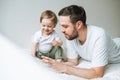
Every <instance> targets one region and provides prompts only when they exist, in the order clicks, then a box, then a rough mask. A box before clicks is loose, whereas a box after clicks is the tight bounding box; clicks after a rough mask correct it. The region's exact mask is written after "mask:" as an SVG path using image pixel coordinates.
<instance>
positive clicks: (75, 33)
mask: <svg viewBox="0 0 120 80" xmlns="http://www.w3.org/2000/svg"><path fill="white" fill-rule="evenodd" d="M77 37H78V32H77V30H76V28H75V26H74V31H73V34H72V35H71V36H69V38H67V37H66V38H67V39H68V40H73V39H76V38H77Z"/></svg>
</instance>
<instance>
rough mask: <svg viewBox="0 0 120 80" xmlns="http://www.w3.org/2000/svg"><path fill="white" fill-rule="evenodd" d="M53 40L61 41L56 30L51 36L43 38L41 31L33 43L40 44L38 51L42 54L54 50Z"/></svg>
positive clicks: (36, 34) (37, 33)
mask: <svg viewBox="0 0 120 80" xmlns="http://www.w3.org/2000/svg"><path fill="white" fill-rule="evenodd" d="M53 40H60V38H59V36H58V35H57V33H56V32H55V30H54V31H53V32H52V33H51V34H50V35H49V36H43V35H42V31H41V30H40V31H38V32H36V33H35V35H34V38H33V42H36V43H38V50H39V51H40V52H42V53H47V52H49V51H50V50H51V49H52V44H51V43H52V41H53Z"/></svg>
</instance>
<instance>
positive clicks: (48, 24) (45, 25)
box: [41, 19, 55, 35]
mask: <svg viewBox="0 0 120 80" xmlns="http://www.w3.org/2000/svg"><path fill="white" fill-rule="evenodd" d="M41 25H42V31H43V34H45V35H49V34H50V33H52V31H53V29H54V27H55V24H54V23H53V22H52V21H51V19H42V22H41Z"/></svg>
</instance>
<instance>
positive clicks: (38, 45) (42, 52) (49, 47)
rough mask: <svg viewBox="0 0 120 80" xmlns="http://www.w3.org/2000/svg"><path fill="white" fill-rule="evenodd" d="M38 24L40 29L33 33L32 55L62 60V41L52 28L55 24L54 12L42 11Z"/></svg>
mask: <svg viewBox="0 0 120 80" xmlns="http://www.w3.org/2000/svg"><path fill="white" fill-rule="evenodd" d="M40 24H41V29H40V30H39V31H37V32H36V33H35V34H34V39H33V45H32V55H33V56H36V57H38V58H40V59H41V56H47V57H50V58H53V59H55V60H57V61H62V58H63V49H62V47H61V46H62V44H63V42H62V40H61V39H60V37H59V36H58V35H57V33H56V31H55V30H54V28H55V27H56V24H57V17H56V15H55V13H54V12H53V11H51V10H46V11H44V12H42V14H41V17H40Z"/></svg>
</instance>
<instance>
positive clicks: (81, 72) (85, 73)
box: [64, 66, 104, 79]
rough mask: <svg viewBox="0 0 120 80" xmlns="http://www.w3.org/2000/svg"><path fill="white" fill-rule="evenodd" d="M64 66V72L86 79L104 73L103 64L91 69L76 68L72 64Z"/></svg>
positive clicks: (100, 75)
mask: <svg viewBox="0 0 120 80" xmlns="http://www.w3.org/2000/svg"><path fill="white" fill-rule="evenodd" d="M65 68H66V70H65V72H64V73H67V74H71V75H75V76H79V77H83V78H87V79H91V78H97V77H102V76H103V74H104V67H103V66H102V67H97V68H91V69H85V68H78V67H72V66H65Z"/></svg>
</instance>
